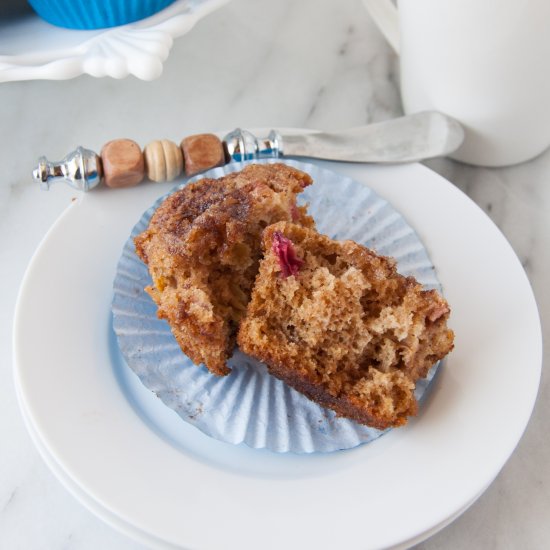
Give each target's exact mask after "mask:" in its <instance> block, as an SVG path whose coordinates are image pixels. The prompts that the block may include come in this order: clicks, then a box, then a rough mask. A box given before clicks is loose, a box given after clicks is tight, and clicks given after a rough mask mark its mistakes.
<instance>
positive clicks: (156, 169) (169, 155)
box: [143, 139, 183, 181]
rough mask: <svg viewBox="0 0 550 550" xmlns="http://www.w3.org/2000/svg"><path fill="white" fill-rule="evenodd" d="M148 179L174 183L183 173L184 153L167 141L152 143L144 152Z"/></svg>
mask: <svg viewBox="0 0 550 550" xmlns="http://www.w3.org/2000/svg"><path fill="white" fill-rule="evenodd" d="M143 156H144V157H145V170H146V172H147V177H148V178H149V179H150V180H152V181H172V180H174V179H176V178H177V177H178V176H179V175H180V174H181V173H182V172H183V153H182V152H181V149H180V148H179V147H178V146H177V145H176V144H175V143H174V142H173V141H169V140H167V139H162V140H157V141H152V142H151V143H149V144H147V145H146V146H145V149H144V150H143Z"/></svg>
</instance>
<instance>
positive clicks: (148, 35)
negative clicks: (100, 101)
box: [0, 0, 229, 82]
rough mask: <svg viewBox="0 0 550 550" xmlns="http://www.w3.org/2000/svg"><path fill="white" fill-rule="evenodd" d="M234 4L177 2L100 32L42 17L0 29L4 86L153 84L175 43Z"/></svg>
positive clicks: (0, 77) (217, 0) (224, 0)
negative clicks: (130, 80)
mask: <svg viewBox="0 0 550 550" xmlns="http://www.w3.org/2000/svg"><path fill="white" fill-rule="evenodd" d="M228 1H229V0H176V2H174V3H173V4H171V5H170V6H168V7H167V8H165V9H164V10H162V11H160V12H158V13H156V14H154V15H152V16H151V17H147V18H146V19H142V20H141V21H137V22H135V23H131V24H128V25H121V26H119V27H112V28H108V29H98V30H89V31H83V30H72V29H63V28H60V27H55V26H53V25H50V24H49V23H46V21H44V20H42V19H40V17H38V16H37V15H29V16H26V17H22V18H20V19H18V20H15V21H10V22H9V23H4V24H0V82H10V81H16V80H36V79H47V80H65V79H68V78H74V77H76V76H79V75H81V74H89V75H91V76H96V77H102V76H111V77H113V78H124V77H126V76H128V75H130V74H133V75H134V76H137V77H138V78H141V79H143V80H153V79H154V78H157V77H159V76H160V74H161V73H162V64H163V62H164V61H165V60H166V58H167V57H168V54H169V53H170V49H171V47H172V44H173V42H174V38H177V37H178V36H182V35H184V34H186V33H187V32H189V31H190V30H191V29H192V28H193V27H194V26H195V24H196V23H197V21H199V20H200V19H202V18H203V17H205V16H206V15H208V14H209V13H211V12H212V11H214V10H215V9H217V8H219V7H221V6H223V5H224V4H226V3H227V2H228Z"/></svg>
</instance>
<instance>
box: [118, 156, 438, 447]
mask: <svg viewBox="0 0 550 550" xmlns="http://www.w3.org/2000/svg"><path fill="white" fill-rule="evenodd" d="M264 162H265V163H273V162H277V161H276V160H268V161H264ZM285 162H286V164H289V165H291V166H294V167H295V168H298V169H300V170H303V171H304V172H307V173H308V174H309V175H310V176H311V177H312V178H313V181H314V183H313V185H311V186H309V187H308V188H306V190H305V191H304V192H303V193H302V194H301V195H300V197H299V202H300V203H308V204H309V209H308V211H309V213H310V214H311V216H313V218H314V220H315V221H316V224H317V228H318V230H319V231H320V232H321V233H324V234H326V235H329V236H330V237H332V238H337V239H340V240H345V239H352V240H354V241H356V242H358V243H360V244H363V245H365V246H368V247H369V248H373V249H375V250H376V251H377V252H378V253H380V254H383V255H386V256H392V257H394V258H395V259H396V260H397V262H398V271H399V272H400V273H401V274H403V275H412V276H414V277H415V278H416V279H417V280H418V281H419V282H420V283H422V284H423V285H424V286H425V287H426V288H437V289H438V290H441V289H440V285H439V283H438V281H437V279H436V277H435V268H434V267H433V265H432V263H431V262H430V259H429V257H428V254H427V251H426V249H425V248H424V245H423V244H422V242H421V241H420V239H419V237H418V235H417V234H416V233H415V232H414V230H413V229H412V228H411V226H410V225H409V224H408V223H407V222H406V221H405V219H404V218H403V217H402V216H401V214H400V213H399V212H397V211H396V210H395V209H394V208H393V207H392V206H391V204H389V203H388V202H387V201H386V200H384V199H382V198H381V197H380V196H378V195H377V194H376V193H374V192H373V191H372V190H371V189H369V188H368V187H367V186H365V185H363V184H361V183H358V182H356V181H354V180H352V179H351V178H349V177H346V176H342V175H340V174H337V173H335V172H331V171H329V170H326V169H323V168H320V167H318V166H315V165H313V164H308V163H304V162H296V161H290V160H287V161H285ZM243 166H244V164H241V163H238V164H237V163H234V164H228V165H226V166H224V167H221V168H215V169H213V170H211V171H209V172H207V173H206V174H203V175H201V176H199V177H198V178H194V180H197V179H200V178H202V177H214V178H218V177H221V176H223V175H225V174H228V173H231V172H235V171H237V170H241V169H242V168H243ZM179 188H181V186H180V187H179ZM335 190H338V192H335ZM165 198H166V196H164V197H161V198H160V199H158V200H157V201H156V202H155V204H154V205H153V206H152V207H151V208H149V209H148V210H147V211H146V212H145V213H144V215H143V216H142V218H141V219H140V221H139V222H138V224H137V225H136V226H135V227H134V229H133V231H132V234H131V237H130V238H129V239H128V241H127V242H126V245H125V247H124V251H123V253H122V256H121V258H120V261H119V264H118V268H117V275H116V278H115V281H114V298H113V328H114V331H115V333H116V335H117V338H118V342H119V346H120V349H121V351H122V354H123V355H124V357H125V359H126V362H127V363H128V365H129V366H130V367H131V369H132V370H133V371H134V372H135V373H136V374H137V375H138V376H139V378H140V380H141V381H142V382H143V384H144V385H145V386H146V387H147V388H149V389H150V390H151V391H153V392H154V393H155V394H156V395H157V396H158V397H159V398H160V399H161V400H162V401H163V402H164V403H165V404H166V405H167V406H168V407H170V408H171V409H173V410H175V411H176V412H177V413H178V414H179V415H180V416H181V418H183V419H184V420H185V421H187V422H189V423H191V424H192V425H194V426H196V427H197V428H199V429H200V430H201V431H203V432H204V433H206V434H207V435H210V436H211V437H214V438H216V439H218V440H220V441H225V442H227V443H233V444H240V443H245V444H246V445H248V446H250V447H253V448H257V449H263V448H266V449H268V450H270V451H276V452H287V451H290V452H295V453H310V452H331V451H337V450H342V449H350V448H352V447H356V446H357V445H360V444H362V443H368V442H369V441H372V440H374V439H376V438H377V437H379V436H380V435H381V434H383V433H384V432H383V431H380V430H376V429H374V428H369V427H367V426H363V425H360V424H357V423H356V422H353V421H351V420H348V419H344V418H338V417H336V415H335V414H334V412H333V411H330V410H327V409H323V408H322V407H320V406H319V405H317V404H316V403H314V402H312V401H310V400H309V399H307V398H306V397H305V396H304V395H302V394H300V393H298V392H297V391H295V390H294V389H292V388H289V387H288V386H287V385H286V384H284V383H283V382H281V381H280V380H277V379H276V378H274V377H272V376H271V375H269V374H268V372H267V369H266V367H265V365H262V364H261V363H259V362H257V361H255V360H254V359H252V358H251V357H248V356H246V355H244V354H242V353H240V352H237V353H235V355H234V356H233V357H232V359H231V361H230V366H231V368H232V372H231V374H229V375H228V376H225V377H217V376H214V375H212V374H211V373H210V372H209V371H208V370H207V369H206V368H205V367H204V366H201V367H197V366H195V365H193V363H192V362H191V360H190V359H189V358H188V357H187V356H185V355H184V354H183V353H182V351H181V350H180V348H179V346H178V344H177V342H176V340H175V338H174V337H173V335H172V333H171V331H170V327H169V325H168V323H167V322H166V321H164V320H161V319H158V318H157V315H156V310H157V308H156V305H155V304H154V303H153V301H152V300H151V298H150V297H149V296H148V295H147V293H146V292H145V291H144V287H145V286H148V285H150V284H151V278H150V276H149V273H148V271H147V267H146V266H145V264H143V262H141V260H139V258H138V257H137V255H136V253H135V251H134V244H133V237H135V236H136V235H137V234H139V233H141V232H142V231H144V230H145V229H146V228H147V226H148V225H149V220H150V219H151V216H152V215H153V212H154V211H155V210H156V208H157V207H158V206H159V204H160V203H161V202H162V201H163V200H164V199H165ZM436 369H437V365H435V366H434V368H432V369H431V371H430V373H429V375H428V377H427V378H426V379H425V380H421V381H419V383H418V384H417V388H416V397H417V399H421V398H422V395H423V394H424V391H425V390H426V388H427V387H428V384H429V382H430V381H431V380H432V378H433V376H434V375H435V372H436Z"/></svg>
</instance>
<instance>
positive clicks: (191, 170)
mask: <svg viewBox="0 0 550 550" xmlns="http://www.w3.org/2000/svg"><path fill="white" fill-rule="evenodd" d="M181 150H182V151H183V160H184V164H185V173H186V174H187V175H188V176H193V175H194V174H198V173H199V172H204V170H208V169H209V168H214V167H216V166H223V165H224V164H225V153H224V150H223V144H222V142H221V140H220V139H219V138H217V137H216V136H215V135H214V134H197V135H195V136H189V137H186V138H184V139H183V141H182V142H181Z"/></svg>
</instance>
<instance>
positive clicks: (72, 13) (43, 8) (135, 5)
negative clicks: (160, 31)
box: [29, 0, 175, 30]
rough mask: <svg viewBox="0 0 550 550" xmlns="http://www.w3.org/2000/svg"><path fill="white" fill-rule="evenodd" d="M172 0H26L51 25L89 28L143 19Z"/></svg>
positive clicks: (172, 0)
mask: <svg viewBox="0 0 550 550" xmlns="http://www.w3.org/2000/svg"><path fill="white" fill-rule="evenodd" d="M174 1H175V0H29V4H30V5H31V6H32V7H33V9H34V10H35V11H36V13H37V14H38V15H39V16H40V17H42V19H44V20H46V21H47V22H48V23H51V24H52V25H56V26H58V27H65V28H68V29H78V30H90V29H103V28H107V27H117V26H119V25H126V24H127V23H133V22H134V21H139V20H140V19H145V18H146V17H149V16H150V15H153V14H155V13H157V12H159V11H161V10H162V9H164V8H166V7H167V6H169V5H170V4H172V3H173V2H174Z"/></svg>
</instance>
